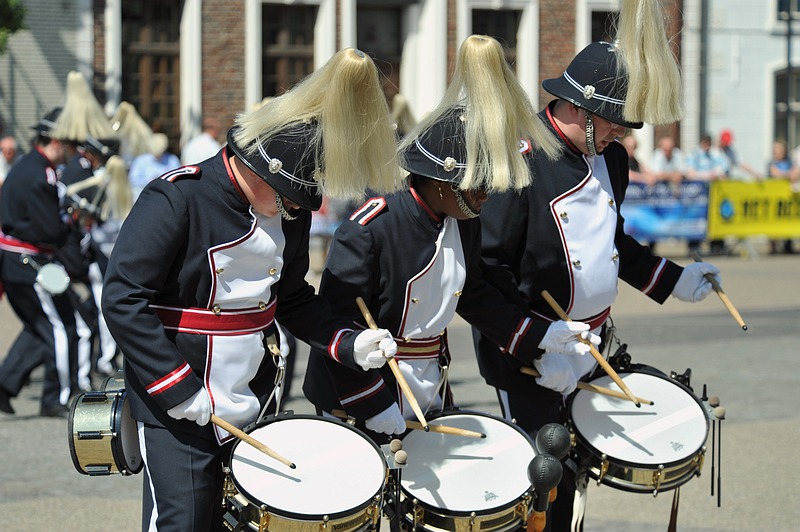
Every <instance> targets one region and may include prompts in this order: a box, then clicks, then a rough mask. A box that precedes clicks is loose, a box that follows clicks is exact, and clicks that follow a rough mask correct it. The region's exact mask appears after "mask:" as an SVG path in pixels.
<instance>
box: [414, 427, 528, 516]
mask: <svg viewBox="0 0 800 532" xmlns="http://www.w3.org/2000/svg"><path fill="white" fill-rule="evenodd" d="M429 423H430V424H431V425H449V426H451V427H459V428H462V429H467V430H472V431H475V432H482V433H484V434H486V438H483V439H478V438H467V437H463V436H453V435H450V434H440V433H435V432H424V431H421V430H415V431H412V432H410V433H408V434H407V435H406V436H405V438H403V449H405V451H406V452H407V453H408V465H407V466H406V467H405V468H404V469H403V470H402V487H403V491H405V492H406V494H408V495H410V496H411V497H414V498H417V499H419V500H420V501H422V502H423V503H425V504H427V505H429V506H431V507H434V508H440V509H447V510H451V511H453V512H472V511H474V512H476V513H479V512H484V511H486V510H491V509H495V508H501V507H504V506H506V505H507V504H509V503H512V502H514V501H516V500H517V499H518V498H519V497H520V496H521V495H522V494H524V493H525V492H526V491H528V490H529V489H530V487H531V484H530V482H529V481H528V465H529V464H530V462H531V460H533V458H534V457H535V456H536V452H535V450H534V448H533V444H532V443H531V441H530V440H529V439H528V438H527V437H526V436H525V435H523V434H522V433H521V432H520V431H519V430H518V429H517V428H516V427H514V426H513V425H511V424H510V423H507V422H505V421H503V420H501V419H497V418H493V417H489V416H486V415H476V414H466V413H457V414H449V415H444V416H441V417H438V418H436V419H434V420H432V421H430V422H429Z"/></svg>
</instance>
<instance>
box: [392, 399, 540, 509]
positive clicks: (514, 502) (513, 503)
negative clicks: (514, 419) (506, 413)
mask: <svg viewBox="0 0 800 532" xmlns="http://www.w3.org/2000/svg"><path fill="white" fill-rule="evenodd" d="M461 414H466V415H474V416H477V417H487V418H490V419H493V420H495V421H499V422H501V423H503V424H505V425H508V426H509V427H511V428H513V429H514V430H516V431H517V432H518V433H519V434H521V435H522V436H523V437H524V438H525V439H526V440H527V441H528V443H530V445H531V449H533V453H534V456H536V455H537V454H539V452H538V451H537V450H536V444H535V443H534V440H533V438H531V437H530V435H529V434H528V433H527V432H525V431H524V430H522V428H521V427H520V426H519V425H517V424H516V423H511V422H510V421H507V420H505V419H503V418H501V417H499V416H496V415H494V414H489V413H488V412H479V411H477V410H461V409H458V408H456V407H450V408H446V409H444V410H439V411H437V412H434V413H432V414H428V415H426V416H425V417H426V419H427V420H428V421H434V420H436V419H439V418H442V417H448V416H451V415H461ZM408 434H410V432H409V433H406V434H405V435H403V439H405V436H407V435H408ZM400 491H402V492H403V494H404V495H405V496H406V504H410V500H409V499H410V498H413V499H416V501H417V505H419V506H421V507H423V508H425V510H426V511H432V512H434V513H436V514H437V515H441V516H443V517H448V516H452V517H470V516H471V515H472V514H473V513H475V515H476V516H480V517H490V516H493V515H495V514H500V513H503V512H505V511H508V510H509V509H511V508H513V507H515V506H516V505H518V504H519V502H520V500H521V499H522V498H523V497H525V495H526V494H528V493H531V492H532V491H533V486H529V487H528V489H527V490H525V491H523V492H522V493H520V494H519V495H517V496H516V497H515V498H514V499H512V500H511V501H509V502H506V503H504V504H502V505H499V506H493V507H491V508H486V509H484V510H482V511H481V512H480V513H478V512H475V511H474V510H451V509H450V508H441V507H438V506H433V505H431V504H429V503H427V502H425V501H423V500H421V499H419V498H417V497H414V494H413V493H409V492H408V490H406V489H405V487H404V486H403V482H402V479H401V482H400ZM444 510H446V511H447V514H443V513H442V511H444Z"/></svg>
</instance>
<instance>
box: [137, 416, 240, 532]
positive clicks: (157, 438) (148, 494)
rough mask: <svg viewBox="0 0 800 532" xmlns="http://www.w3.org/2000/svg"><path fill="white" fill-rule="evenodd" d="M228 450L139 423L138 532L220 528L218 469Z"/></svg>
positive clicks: (227, 446)
mask: <svg viewBox="0 0 800 532" xmlns="http://www.w3.org/2000/svg"><path fill="white" fill-rule="evenodd" d="M232 446H233V444H232V443H229V444H225V445H223V446H220V445H218V444H217V442H216V441H211V440H207V439H204V438H199V437H197V436H194V435H192V434H187V433H185V432H178V431H172V430H169V429H166V428H163V427H155V426H152V425H145V424H143V423H139V447H140V449H141V452H142V457H143V458H144V464H145V467H144V469H143V473H144V475H143V476H144V490H143V495H142V530H143V531H149V530H158V531H159V532H163V531H185V530H192V531H194V532H201V531H209V532H210V531H221V530H226V529H225V528H223V524H222V519H223V515H224V512H225V509H224V508H223V506H222V502H223V501H222V497H223V493H222V488H223V484H224V481H225V475H224V473H223V472H222V467H223V465H224V464H225V463H227V461H228V460H229V458H230V453H231V448H232ZM153 525H155V526H154V527H153Z"/></svg>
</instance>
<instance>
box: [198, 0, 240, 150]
mask: <svg viewBox="0 0 800 532" xmlns="http://www.w3.org/2000/svg"><path fill="white" fill-rule="evenodd" d="M244 9H245V6H244V0H204V1H203V16H202V18H203V51H202V53H203V81H202V83H203V116H207V117H216V118H217V119H218V120H219V121H220V123H221V125H222V130H223V132H226V131H227V130H228V128H230V126H231V125H233V119H234V118H235V117H236V115H237V114H238V113H240V112H242V111H246V110H248V109H245V101H244V80H245V70H244V42H245V35H244V32H245V28H244V23H245V20H244ZM219 140H220V141H222V140H223V139H219Z"/></svg>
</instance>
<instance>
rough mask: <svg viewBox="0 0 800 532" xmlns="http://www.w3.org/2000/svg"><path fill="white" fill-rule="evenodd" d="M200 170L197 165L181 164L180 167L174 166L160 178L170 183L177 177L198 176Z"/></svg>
mask: <svg viewBox="0 0 800 532" xmlns="http://www.w3.org/2000/svg"><path fill="white" fill-rule="evenodd" d="M200 174H201V170H200V167H199V166H193V165H190V166H181V167H180V168H176V169H174V170H170V171H169V172H167V173H166V174H164V175H162V176H161V179H163V180H164V181H169V182H170V183H174V182H175V181H177V180H178V179H183V178H185V177H200Z"/></svg>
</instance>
